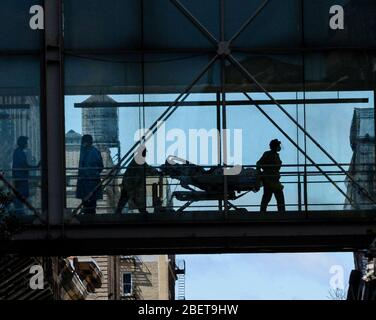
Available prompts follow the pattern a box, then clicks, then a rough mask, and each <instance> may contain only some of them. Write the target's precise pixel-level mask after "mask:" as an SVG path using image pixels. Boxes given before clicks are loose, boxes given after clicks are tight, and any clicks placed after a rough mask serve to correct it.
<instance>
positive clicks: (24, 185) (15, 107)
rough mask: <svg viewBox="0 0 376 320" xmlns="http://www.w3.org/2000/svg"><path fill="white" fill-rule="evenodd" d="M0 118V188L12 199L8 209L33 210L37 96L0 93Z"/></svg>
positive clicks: (37, 195)
mask: <svg viewBox="0 0 376 320" xmlns="http://www.w3.org/2000/svg"><path fill="white" fill-rule="evenodd" d="M0 119H1V120H0V136H1V137H2V142H1V145H0V148H1V152H0V154H1V156H0V172H1V174H2V177H3V179H4V180H3V182H2V184H1V191H2V192H6V193H7V192H9V193H10V194H11V197H12V199H13V201H12V203H11V204H10V205H9V206H8V209H9V213H14V214H16V215H17V216H23V215H29V214H33V213H35V211H36V210H39V209H40V208H41V189H40V188H41V177H40V173H41V171H40V159H41V156H40V154H41V151H40V146H41V140H40V124H39V99H38V98H37V97H30V96H13V95H12V96H10V95H7V96H5V95H3V96H0Z"/></svg>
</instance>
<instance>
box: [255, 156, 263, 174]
mask: <svg viewBox="0 0 376 320" xmlns="http://www.w3.org/2000/svg"><path fill="white" fill-rule="evenodd" d="M264 162H265V153H264V154H263V155H262V157H261V158H260V160H259V161H257V163H256V169H257V172H258V173H262V170H261V169H262V166H263V164H264Z"/></svg>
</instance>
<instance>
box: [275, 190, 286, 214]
mask: <svg viewBox="0 0 376 320" xmlns="http://www.w3.org/2000/svg"><path fill="white" fill-rule="evenodd" d="M274 196H275V199H276V200H277V207H278V212H279V213H284V212H286V208H285V196H284V194H283V190H278V191H275V192H274Z"/></svg>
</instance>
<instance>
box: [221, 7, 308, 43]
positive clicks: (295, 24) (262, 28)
mask: <svg viewBox="0 0 376 320" xmlns="http://www.w3.org/2000/svg"><path fill="white" fill-rule="evenodd" d="M263 2H264V1H263V0H257V1H247V0H235V1H225V6H226V10H225V12H226V13H225V16H226V20H225V29H226V38H227V39H228V40H229V39H231V38H232V36H233V35H235V34H236V33H237V32H238V30H239V29H240V27H241V26H242V25H243V24H244V23H245V22H246V21H247V20H248V19H249V18H250V17H251V16H253V14H254V13H255V12H256V10H257V9H258V8H259V7H260V6H261V4H262V3H263ZM276 30H278V32H276ZM301 30H302V28H301V6H300V1H299V0H284V1H269V3H268V4H267V5H266V6H265V7H264V9H263V10H262V11H261V12H260V13H259V15H258V16H257V17H256V18H255V19H254V20H253V21H252V22H251V23H250V24H249V25H248V27H247V28H246V29H245V30H244V31H243V32H242V33H241V34H240V36H239V38H238V39H237V40H236V41H235V42H234V46H235V47H241V48H266V47H271V48H275V47H282V48H291V47H299V46H300V44H301V39H302V36H301Z"/></svg>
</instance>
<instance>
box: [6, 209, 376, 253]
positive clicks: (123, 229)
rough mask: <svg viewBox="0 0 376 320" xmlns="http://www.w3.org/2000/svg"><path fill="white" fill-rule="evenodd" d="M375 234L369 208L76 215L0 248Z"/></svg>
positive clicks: (191, 245)
mask: <svg viewBox="0 0 376 320" xmlns="http://www.w3.org/2000/svg"><path fill="white" fill-rule="evenodd" d="M94 220H95V221H94ZM375 238H376V216H375V214H374V212H363V213H359V211H357V212H356V213H355V212H346V211H345V212H344V211H338V212H333V211H331V212H317V211H315V212H314V213H310V214H302V213H299V214H298V213H288V214H283V215H281V214H277V213H268V214H258V213H248V214H238V213H234V214H228V215H224V214H220V213H218V212H205V213H203V212H189V213H184V214H179V215H177V214H163V215H162V214H159V215H147V216H142V215H125V216H123V217H120V218H119V217H115V216H112V215H103V216H95V219H94V218H93V217H87V216H77V218H74V219H72V220H71V221H70V223H69V224H65V225H64V226H63V227H62V226H51V225H50V226H49V227H48V228H47V227H46V225H42V224H41V225H38V224H34V225H30V226H29V227H28V228H27V231H23V232H22V233H19V234H17V235H16V236H15V237H14V238H13V239H12V240H11V241H2V243H1V244H0V253H19V254H27V255H35V256H38V255H93V254H106V255H128V254H161V253H174V254H184V253H192V254H198V253H199V254H202V253H262V252H325V251H338V252H340V251H341V252H351V251H354V250H359V249H366V248H368V247H369V245H370V244H371V243H372V241H373V240H374V239H375Z"/></svg>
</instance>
